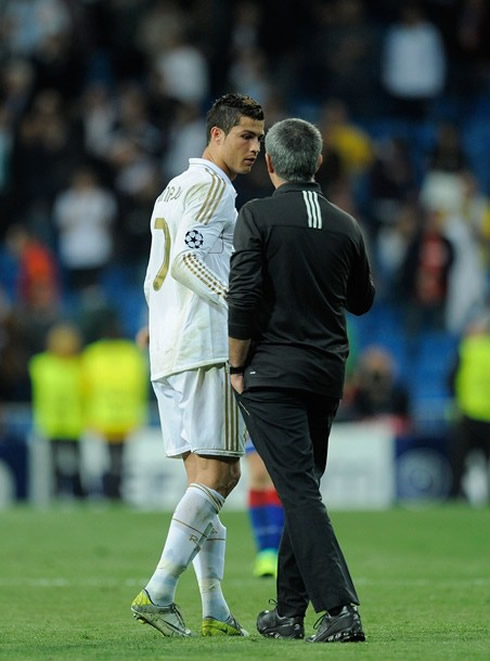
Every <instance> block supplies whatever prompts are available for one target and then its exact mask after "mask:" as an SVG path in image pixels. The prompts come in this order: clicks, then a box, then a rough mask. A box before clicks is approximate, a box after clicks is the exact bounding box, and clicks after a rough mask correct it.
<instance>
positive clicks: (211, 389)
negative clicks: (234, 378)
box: [152, 365, 246, 457]
mask: <svg viewBox="0 0 490 661" xmlns="http://www.w3.org/2000/svg"><path fill="white" fill-rule="evenodd" d="M152 385H153V390H154V391H155V395H156V398H157V402H158V412H159V414H160V424H161V427H162V434H163V444H164V450H165V454H166V455H167V456H168V457H181V456H182V455H183V454H184V453H186V452H193V453H194V454H201V455H212V456H214V455H216V456H222V457H241V456H243V453H244V446H245V438H246V430H245V425H244V422H243V419H242V417H241V414H240V413H239V411H238V406H237V404H236V401H235V397H234V395H233V389H232V387H231V385H230V378H229V374H228V369H227V368H226V367H225V365H211V366H208V367H200V368H198V369H195V370H189V371H187V372H180V373H179V374H172V375H171V376H169V377H166V378H162V379H159V380H158V381H153V382H152Z"/></svg>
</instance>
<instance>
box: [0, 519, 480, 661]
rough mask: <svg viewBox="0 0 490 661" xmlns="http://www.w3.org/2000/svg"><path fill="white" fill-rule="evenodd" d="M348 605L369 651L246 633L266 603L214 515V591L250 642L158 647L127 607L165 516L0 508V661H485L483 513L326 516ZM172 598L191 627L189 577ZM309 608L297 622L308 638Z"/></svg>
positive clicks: (148, 566) (170, 642)
mask: <svg viewBox="0 0 490 661" xmlns="http://www.w3.org/2000/svg"><path fill="white" fill-rule="evenodd" d="M331 516H332V520H333V523H334V526H335V528H336V531H337V535H338V537H339V539H340V541H341V544H342V546H343V548H344V551H345V554H346V556H347V559H348V561H349V564H350V568H351V571H352V574H353V577H354V580H355V582H356V585H357V588H358V592H359V595H360V599H361V602H362V603H361V615H362V618H363V624H364V628H365V632H366V635H367V637H368V642H367V643H363V644H347V645H342V644H333V645H325V644H318V645H311V644H308V643H306V642H304V641H276V640H268V639H265V638H262V637H261V636H259V635H258V634H257V633H256V629H255V619H256V615H257V612H258V611H259V610H262V609H263V608H266V607H267V600H268V599H269V598H270V597H273V596H274V595H275V590H274V581H273V580H272V579H259V578H254V577H253V576H252V563H253V558H254V548H253V542H252V537H251V533H250V528H249V525H248V519H247V515H246V513H244V512H243V513H234V512H226V510H225V511H224V512H223V513H222V520H223V522H224V524H225V525H226V526H227V528H228V549H227V567H226V575H225V580H224V590H225V594H226V596H227V599H228V601H229V604H230V606H231V608H232V610H233V612H234V613H235V615H236V616H237V618H238V619H239V620H240V622H241V623H242V625H243V626H244V627H245V628H246V629H248V630H249V631H250V633H251V634H252V637H251V638H250V639H238V638H231V639H230V638H201V637H196V638H194V639H186V640H183V639H170V638H164V637H163V636H161V635H160V634H159V633H158V632H157V631H155V630H154V629H153V628H151V627H149V626H143V625H141V624H139V623H137V622H135V621H134V620H133V618H132V616H131V614H130V610H129V606H130V602H131V601H132V599H133V598H134V596H135V595H136V593H137V592H138V591H139V589H140V588H141V587H142V586H143V585H144V584H145V582H146V581H147V579H148V578H149V577H150V575H151V573H152V572H153V569H154V566H155V564H156V562H157V560H158V558H159V556H160V551H161V546H162V543H163V540H164V537H165V534H166V529H167V525H168V520H169V515H168V514H162V513H154V512H152V513H143V512H137V511H134V510H131V509H128V508H125V507H107V508H92V507H89V506H85V507H73V508H63V507H55V508H53V509H49V510H46V511H36V510H33V509H28V508H14V509H11V510H7V511H4V512H0V531H1V533H0V534H1V538H0V594H1V595H2V598H1V600H0V658H1V659H8V660H9V661H15V660H19V659H22V660H23V661H24V660H29V661H31V660H37V659H50V660H53V661H54V660H65V659H70V660H73V661H77V660H78V659H94V660H97V661H101V660H106V659H107V660H109V659H111V660H112V659H113V660H123V659H169V660H171V661H181V660H182V661H184V660H189V659H199V660H200V661H208V660H213V661H231V660H237V661H240V660H241V659H251V660H255V659H280V660H281V661H289V660H296V659H325V658H332V659H333V658H335V659H362V660H363V661H365V660H370V659H372V660H376V661H379V660H383V661H385V660H389V659H403V660H411V659H413V660H417V661H419V660H421V659H422V660H424V661H425V660H436V659H441V661H442V660H444V661H451V660H455V661H456V660H457V661H460V660H461V659H464V660H465V661H469V660H471V659H488V658H490V633H489V621H490V560H489V557H490V553H489V551H490V532H489V530H490V509H488V508H486V509H478V510H477V509H474V510H472V509H467V508H465V507H463V506H461V507H449V506H437V507H426V508H420V509H393V510H390V511H386V512H363V513H360V512H333V513H332V515H331ZM177 602H178V603H179V604H180V606H181V607H182V610H183V613H184V616H185V619H186V623H187V625H188V626H189V627H190V628H192V629H193V630H194V631H198V630H199V623H200V617H201V610H200V599H199V595H198V591H197V587H196V582H195V578H194V572H193V570H192V569H190V570H189V571H188V572H186V573H185V574H184V576H183V578H182V579H181V582H180V585H179V588H178V593H177ZM315 619H316V615H315V613H313V612H311V611H309V612H308V615H307V618H306V634H307V635H309V634H310V633H311V632H312V624H313V622H314V621H315Z"/></svg>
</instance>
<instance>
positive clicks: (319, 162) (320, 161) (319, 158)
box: [315, 154, 323, 172]
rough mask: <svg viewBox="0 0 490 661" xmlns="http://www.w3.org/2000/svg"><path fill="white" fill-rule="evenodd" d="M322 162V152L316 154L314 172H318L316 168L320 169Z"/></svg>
mask: <svg viewBox="0 0 490 661" xmlns="http://www.w3.org/2000/svg"><path fill="white" fill-rule="evenodd" d="M322 163H323V156H322V154H318V160H317V162H316V170H315V172H318V170H319V169H320V165H321V164H322Z"/></svg>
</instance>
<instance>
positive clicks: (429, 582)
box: [0, 576, 490, 588]
mask: <svg viewBox="0 0 490 661" xmlns="http://www.w3.org/2000/svg"><path fill="white" fill-rule="evenodd" d="M146 582H147V580H146V579H145V578H140V579H137V578H126V579H124V580H123V581H117V580H116V579H108V578H97V577H95V576H93V577H91V578H85V579H84V578H75V579H73V578H64V577H61V576H59V577H54V578H47V577H36V578H24V577H22V576H18V577H17V576H12V577H0V587H14V588H15V587H32V588H36V587H37V588H54V587H56V588H71V587H76V586H77V587H102V588H113V587H115V586H118V585H119V586H120V585H124V586H128V587H138V586H141V585H144V584H145V583H146ZM226 582H227V584H228V585H230V586H243V585H249V584H250V579H248V580H247V579H245V580H244V579H230V580H228V581H226ZM355 582H356V584H358V585H386V586H396V587H398V586H401V587H404V586H417V587H427V586H430V587H434V586H437V587H455V588H458V587H462V586H463V587H464V586H466V587H468V586H473V587H488V586H490V577H473V578H464V577H462V578H451V579H447V580H446V579H441V580H440V579H437V578H435V579H428V578H414V579H409V578H407V579H396V578H395V579H373V578H363V577H359V578H356V581H355Z"/></svg>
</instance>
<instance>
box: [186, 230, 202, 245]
mask: <svg viewBox="0 0 490 661" xmlns="http://www.w3.org/2000/svg"><path fill="white" fill-rule="evenodd" d="M203 243H204V237H203V235H202V234H201V232H198V231H197V230H189V231H188V232H187V234H186V235H185V244H186V246H189V248H200V247H201V246H202V244H203Z"/></svg>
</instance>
